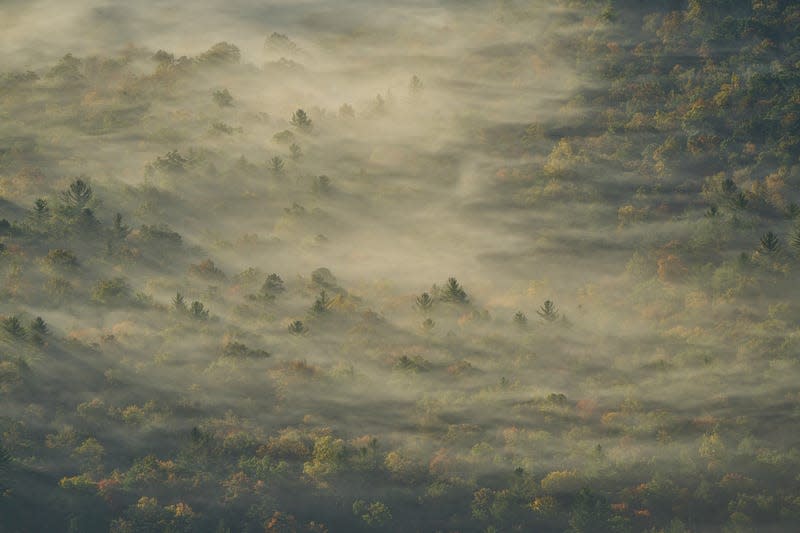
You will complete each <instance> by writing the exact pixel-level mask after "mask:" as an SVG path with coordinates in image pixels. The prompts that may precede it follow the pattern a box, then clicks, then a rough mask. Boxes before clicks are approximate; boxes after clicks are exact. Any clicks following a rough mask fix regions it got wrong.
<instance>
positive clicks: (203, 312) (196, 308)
mask: <svg viewBox="0 0 800 533" xmlns="http://www.w3.org/2000/svg"><path fill="white" fill-rule="evenodd" d="M189 315H190V316H191V317H192V318H194V319H195V320H206V319H207V318H208V309H206V307H205V306H204V305H203V304H202V303H200V302H198V301H197V300H195V301H194V302H192V305H191V307H190V308H189Z"/></svg>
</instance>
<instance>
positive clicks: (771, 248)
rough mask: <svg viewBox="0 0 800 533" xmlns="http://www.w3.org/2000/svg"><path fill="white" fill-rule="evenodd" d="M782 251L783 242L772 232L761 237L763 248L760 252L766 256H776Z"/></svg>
mask: <svg viewBox="0 0 800 533" xmlns="http://www.w3.org/2000/svg"><path fill="white" fill-rule="evenodd" d="M780 249H781V242H780V240H779V239H778V236H777V235H775V234H774V233H772V232H771V231H768V232H766V233H765V234H764V235H762V236H761V246H760V248H759V251H760V252H761V253H763V254H766V255H774V254H776V253H778V252H779V251H780Z"/></svg>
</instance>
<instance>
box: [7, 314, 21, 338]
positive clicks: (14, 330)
mask: <svg viewBox="0 0 800 533" xmlns="http://www.w3.org/2000/svg"><path fill="white" fill-rule="evenodd" d="M3 329H4V330H6V333H8V334H9V335H11V336H12V337H14V338H16V339H21V338H23V337H24V336H25V328H24V327H22V322H20V320H19V318H17V317H16V316H10V317H8V318H6V319H4V320H3Z"/></svg>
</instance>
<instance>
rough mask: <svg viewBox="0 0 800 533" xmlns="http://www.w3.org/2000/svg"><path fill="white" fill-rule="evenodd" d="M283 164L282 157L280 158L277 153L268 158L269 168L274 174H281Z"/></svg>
mask: <svg viewBox="0 0 800 533" xmlns="http://www.w3.org/2000/svg"><path fill="white" fill-rule="evenodd" d="M284 166H285V163H284V162H283V159H281V158H280V157H278V156H277V155H276V156H275V157H273V158H272V159H270V160H269V169H270V170H271V171H272V173H273V174H274V175H276V176H280V175H281V174H283V167H284Z"/></svg>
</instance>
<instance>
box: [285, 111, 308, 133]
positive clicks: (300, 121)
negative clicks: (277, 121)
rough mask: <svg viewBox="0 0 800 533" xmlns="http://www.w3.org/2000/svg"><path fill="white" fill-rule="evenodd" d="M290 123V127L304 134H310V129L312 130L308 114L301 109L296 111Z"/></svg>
mask: <svg viewBox="0 0 800 533" xmlns="http://www.w3.org/2000/svg"><path fill="white" fill-rule="evenodd" d="M290 122H291V124H292V126H294V127H295V128H297V129H298V130H300V131H303V132H305V133H308V132H310V131H311V129H312V128H313V124H312V122H311V119H310V118H309V116H308V114H307V113H306V112H305V111H303V110H302V109H298V110H297V111H295V112H294V114H293V115H292V119H291V121H290Z"/></svg>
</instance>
